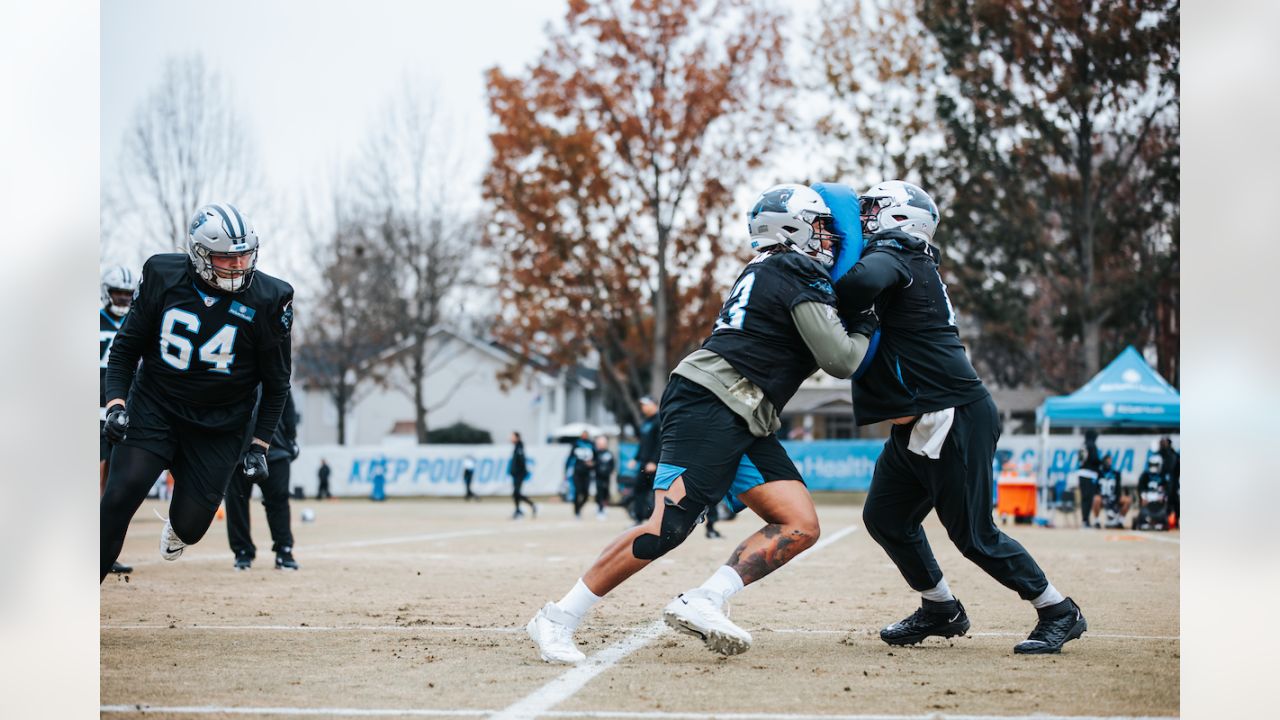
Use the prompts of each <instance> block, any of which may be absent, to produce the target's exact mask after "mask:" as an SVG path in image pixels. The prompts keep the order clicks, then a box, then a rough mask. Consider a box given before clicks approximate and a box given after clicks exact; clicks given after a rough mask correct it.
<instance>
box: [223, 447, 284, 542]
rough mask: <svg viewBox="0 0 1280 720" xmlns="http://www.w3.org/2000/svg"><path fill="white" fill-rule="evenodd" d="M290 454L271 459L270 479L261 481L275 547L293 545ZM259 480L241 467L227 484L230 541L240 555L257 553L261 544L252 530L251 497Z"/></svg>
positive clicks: (260, 484) (268, 475) (259, 484)
mask: <svg viewBox="0 0 1280 720" xmlns="http://www.w3.org/2000/svg"><path fill="white" fill-rule="evenodd" d="M289 465H290V462H289V458H288V456H283V457H280V458H277V459H275V460H270V461H268V462H267V479H266V480H262V481H257V485H258V487H260V488H262V507H263V508H265V509H266V511H267V527H269V528H271V541H272V544H271V551H272V552H280V551H282V550H284V549H285V548H288V549H290V550H291V549H293V531H292V530H291V529H290V527H289ZM254 483H255V481H254V480H250V479H249V478H247V477H245V475H244V473H243V472H242V471H241V468H237V469H236V473H235V475H232V476H231V485H230V487H228V488H227V499H226V505H227V541H228V542H229V543H230V544H231V551H232V552H234V553H235V554H236V555H248V556H249V557H250V558H254V557H257V552H258V548H257V547H256V546H255V545H254V544H253V537H252V536H251V535H250V534H249V498H250V497H251V496H252V495H253V486H254Z"/></svg>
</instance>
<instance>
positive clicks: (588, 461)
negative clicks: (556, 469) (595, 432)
mask: <svg viewBox="0 0 1280 720" xmlns="http://www.w3.org/2000/svg"><path fill="white" fill-rule="evenodd" d="M569 457H570V458H571V461H570V462H571V466H570V477H572V478H573V516H574V517H575V518H577V519H578V520H581V519H582V506H583V505H586V504H587V498H588V497H589V496H590V494H591V478H592V477H593V476H594V475H595V467H596V446H595V445H594V444H592V442H591V434H590V433H588V432H587V431H586V430H583V431H582V435H581V436H580V437H579V438H578V439H577V441H576V442H574V444H573V450H572V451H571V452H570V453H569Z"/></svg>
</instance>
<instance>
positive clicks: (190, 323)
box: [106, 253, 293, 440]
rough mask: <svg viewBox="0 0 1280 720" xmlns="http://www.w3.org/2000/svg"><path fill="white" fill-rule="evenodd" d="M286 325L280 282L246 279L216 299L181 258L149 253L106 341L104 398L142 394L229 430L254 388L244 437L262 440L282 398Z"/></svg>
mask: <svg viewBox="0 0 1280 720" xmlns="http://www.w3.org/2000/svg"><path fill="white" fill-rule="evenodd" d="M292 325H293V288H292V287H291V286H290V285H289V284H288V283H286V282H284V281H282V280H279V279H277V278H274V277H272V276H270V275H267V274H266V273H264V272H261V271H255V272H254V275H253V281H252V282H251V283H250V285H249V287H248V288H247V289H246V290H244V291H242V292H239V293H224V292H221V291H218V290H214V289H212V288H210V287H209V286H208V285H207V284H205V283H204V282H203V281H201V280H199V279H198V278H197V277H196V276H195V275H194V274H193V273H192V272H191V270H190V261H189V260H188V259H187V256H186V255H185V254H181V253H167V254H162V255H154V256H152V257H151V259H149V260H147V262H146V264H145V265H144V266H143V268H142V279H141V281H140V283H139V285H138V290H137V292H135V293H134V298H133V305H132V307H131V308H130V309H129V314H128V315H126V316H125V321H124V323H123V324H122V325H121V327H120V332H119V334H117V335H116V338H115V343H114V345H113V347H112V352H111V358H110V361H109V363H108V368H107V378H106V379H107V395H108V397H113V398H114V397H126V396H127V393H128V392H129V391H130V389H132V390H133V391H135V392H146V393H150V394H151V395H153V396H154V397H156V398H157V399H159V400H160V401H161V402H162V403H163V404H164V406H165V407H166V408H167V409H168V410H169V411H170V412H171V413H173V414H174V415H175V416H176V417H177V418H179V419H181V420H184V421H186V422H189V423H192V424H195V425H199V426H202V427H207V428H210V429H219V430H230V429H234V428H237V427H239V428H243V427H244V425H245V423H246V422H248V420H249V417H250V415H251V413H252V412H253V406H254V402H255V389H256V388H257V387H258V384H259V383H261V384H262V388H263V400H262V408H261V410H260V412H259V413H258V422H257V426H256V429H255V432H254V436H255V437H259V438H262V439H264V440H266V439H269V438H270V437H271V436H272V433H273V432H274V430H275V427H276V423H277V421H278V420H279V418H280V413H281V412H282V410H283V408H284V403H285V400H286V397H287V394H288V391H289V374H290V370H291V357H290V344H289V333H290V330H291V328H292ZM139 358H140V359H141V361H142V364H141V366H140V367H138V369H137V374H136V378H135V373H134V367H136V364H137V361H138V360H139Z"/></svg>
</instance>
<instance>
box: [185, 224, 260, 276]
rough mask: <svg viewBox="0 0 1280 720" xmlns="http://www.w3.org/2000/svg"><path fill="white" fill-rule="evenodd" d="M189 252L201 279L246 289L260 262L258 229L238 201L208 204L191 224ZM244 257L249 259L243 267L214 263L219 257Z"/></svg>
mask: <svg viewBox="0 0 1280 720" xmlns="http://www.w3.org/2000/svg"><path fill="white" fill-rule="evenodd" d="M187 255H189V256H190V257H191V265H192V266H193V267H194V268H195V272H196V275H199V276H200V279H201V280H204V281H205V282H206V283H208V284H209V285H211V286H213V287H216V288H218V289H220V290H225V291H226V292H232V293H238V292H242V291H243V290H245V289H246V288H248V287H249V283H251V282H253V270H254V268H255V267H257V265H258V233H257V232H255V231H254V229H253V224H252V223H250V222H249V218H247V217H245V216H244V215H242V214H241V213H240V211H239V210H237V209H236V208H235V206H234V205H230V204H227V203H223V204H215V205H205V206H204V207H202V208H200V209H199V210H197V211H196V214H195V215H194V216H192V218H191V223H190V225H188V230H187ZM242 257H247V258H248V262H247V263H244V265H245V266H244V267H240V268H234V269H232V268H227V267H221V268H217V267H215V266H214V263H213V260H214V259H215V258H226V259H228V260H234V259H239V258H242Z"/></svg>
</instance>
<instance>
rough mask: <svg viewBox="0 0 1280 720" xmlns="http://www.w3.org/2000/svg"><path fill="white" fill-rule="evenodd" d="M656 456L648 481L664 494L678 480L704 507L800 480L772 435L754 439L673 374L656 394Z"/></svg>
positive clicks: (715, 402)
mask: <svg viewBox="0 0 1280 720" xmlns="http://www.w3.org/2000/svg"><path fill="white" fill-rule="evenodd" d="M661 407H662V410H661V413H662V415H661V420H662V456H661V459H660V460H659V461H658V473H657V475H656V476H655V477H654V480H653V488H654V489H655V490H666V489H667V488H669V487H671V483H673V482H675V479H676V478H678V477H684V488H685V494H686V495H687V496H689V497H690V498H692V499H693V500H695V501H696V502H700V503H702V504H704V505H715V504H716V503H718V502H720V501H721V500H722V499H724V498H725V497H726V496H728V497H729V498H730V500H731V501H732V502H733V504H734V506H735V507H736V508H738V509H741V508H742V504H741V502H740V501H738V499H737V496H738V495H741V494H742V493H744V492H746V491H748V490H750V489H751V488H753V487H755V486H757V485H761V484H763V483H767V482H773V481H774V480H800V481H801V482H804V480H803V479H802V478H801V477H800V471H799V470H797V469H796V466H795V463H793V462H791V458H790V457H789V456H788V455H787V451H786V450H783V449H782V443H780V442H778V438H777V436H776V435H769V436H767V437H756V436H755V435H752V434H751V431H750V430H749V429H748V428H747V421H746V420H743V419H742V417H741V416H739V415H738V414H737V413H735V412H734V411H732V410H730V409H729V408H728V407H727V406H726V405H725V404H724V403H723V402H721V401H720V398H718V397H716V396H715V394H714V393H712V392H711V391H710V390H707V389H706V388H704V387H702V386H701V385H699V384H697V383H695V382H693V381H692V380H689V379H688V378H685V377H682V376H680V375H673V376H672V377H671V381H670V382H669V383H668V384H667V389H666V392H664V393H663V394H662V406H661Z"/></svg>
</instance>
